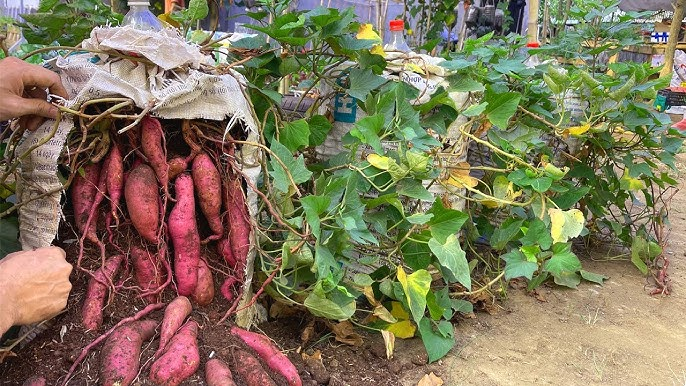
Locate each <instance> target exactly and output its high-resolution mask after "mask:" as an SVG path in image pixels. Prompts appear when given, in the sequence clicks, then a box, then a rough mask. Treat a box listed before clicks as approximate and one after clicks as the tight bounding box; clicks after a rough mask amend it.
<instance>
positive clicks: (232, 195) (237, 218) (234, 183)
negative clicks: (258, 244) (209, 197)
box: [224, 174, 252, 269]
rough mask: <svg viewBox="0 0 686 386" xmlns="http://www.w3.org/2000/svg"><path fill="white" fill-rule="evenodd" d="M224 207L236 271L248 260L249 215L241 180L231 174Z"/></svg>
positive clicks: (225, 192) (225, 190)
mask: <svg viewBox="0 0 686 386" xmlns="http://www.w3.org/2000/svg"><path fill="white" fill-rule="evenodd" d="M224 207H225V209H226V214H227V224H228V227H229V242H230V244H231V251H232V252H233V257H234V259H235V260H236V269H242V267H244V266H245V263H246V261H247V259H248V251H249V249H250V233H251V230H252V228H251V225H250V214H249V213H248V207H247V205H246V203H245V195H244V193H243V186H242V185H241V178H240V176H239V175H236V174H232V176H231V177H230V178H228V179H227V180H226V189H224Z"/></svg>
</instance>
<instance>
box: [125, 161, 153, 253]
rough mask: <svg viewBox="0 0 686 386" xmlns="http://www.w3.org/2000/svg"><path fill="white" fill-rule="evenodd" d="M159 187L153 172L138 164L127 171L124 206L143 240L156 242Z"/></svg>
mask: <svg viewBox="0 0 686 386" xmlns="http://www.w3.org/2000/svg"><path fill="white" fill-rule="evenodd" d="M158 192H159V189H158V185H157V180H156V178H155V172H154V171H153V170H152V168H150V166H148V165H145V164H140V165H138V166H136V167H135V168H134V169H133V170H132V171H131V173H129V175H128V178H127V179H126V183H125V184H124V197H125V198H126V208H127V209H128V211H129V217H131V222H132V223H133V226H134V227H135V228H136V230H137V231H138V233H139V234H140V235H141V237H143V238H144V239H145V240H147V241H149V242H151V243H153V244H157V242H158V239H157V232H158V230H159V227H160V213H159V212H160V210H159V202H158V200H159V193H158Z"/></svg>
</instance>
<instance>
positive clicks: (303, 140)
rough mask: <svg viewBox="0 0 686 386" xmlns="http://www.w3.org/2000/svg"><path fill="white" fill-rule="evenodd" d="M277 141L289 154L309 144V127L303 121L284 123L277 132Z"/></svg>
mask: <svg viewBox="0 0 686 386" xmlns="http://www.w3.org/2000/svg"><path fill="white" fill-rule="evenodd" d="M279 141H280V142H281V143H282V144H283V145H284V146H286V148H287V149H288V150H290V151H291V152H296V151H298V149H300V147H302V146H307V145H308V144H309V143H310V126H309V125H308V124H307V122H306V121H305V120H304V119H298V120H297V121H293V122H286V123H284V125H283V128H281V130H279Z"/></svg>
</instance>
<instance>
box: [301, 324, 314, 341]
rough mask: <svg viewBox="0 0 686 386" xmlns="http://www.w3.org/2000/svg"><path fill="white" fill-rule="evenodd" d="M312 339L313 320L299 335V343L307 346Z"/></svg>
mask: <svg viewBox="0 0 686 386" xmlns="http://www.w3.org/2000/svg"><path fill="white" fill-rule="evenodd" d="M313 337H314V320H310V322H309V323H307V326H305V328H304V329H303V331H302V332H301V333H300V341H301V342H302V344H303V345H305V344H307V342H309V341H310V340H312V338H313Z"/></svg>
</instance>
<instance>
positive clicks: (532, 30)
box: [526, 0, 686, 43]
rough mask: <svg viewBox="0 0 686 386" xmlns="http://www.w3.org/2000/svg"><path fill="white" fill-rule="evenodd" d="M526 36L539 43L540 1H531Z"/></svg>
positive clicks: (529, 40) (529, 41)
mask: <svg viewBox="0 0 686 386" xmlns="http://www.w3.org/2000/svg"><path fill="white" fill-rule="evenodd" d="M678 1H681V2H684V1H686V0H678ZM526 36H527V42H528V43H538V0H530V1H529V24H527V27H526Z"/></svg>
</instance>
